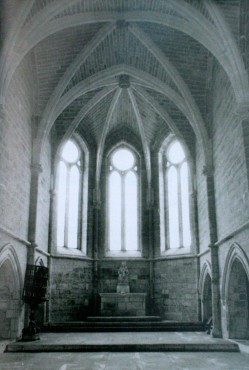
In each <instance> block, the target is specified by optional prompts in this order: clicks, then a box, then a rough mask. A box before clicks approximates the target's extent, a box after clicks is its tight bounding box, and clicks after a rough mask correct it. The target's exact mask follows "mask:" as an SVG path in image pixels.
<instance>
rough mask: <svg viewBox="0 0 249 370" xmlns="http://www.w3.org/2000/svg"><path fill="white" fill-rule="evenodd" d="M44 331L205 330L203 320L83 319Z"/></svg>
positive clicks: (56, 324)
mask: <svg viewBox="0 0 249 370" xmlns="http://www.w3.org/2000/svg"><path fill="white" fill-rule="evenodd" d="M43 331H44V332H119V331H120V332H129V331H131V332H139V331H148V332H149V331H204V325H203V323H201V322H175V321H134V322H130V321H81V322H76V321H74V322H63V323H49V324H47V325H45V326H44V327H43Z"/></svg>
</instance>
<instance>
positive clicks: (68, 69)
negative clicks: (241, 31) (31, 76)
mask: <svg viewBox="0 0 249 370" xmlns="http://www.w3.org/2000/svg"><path fill="white" fill-rule="evenodd" d="M232 6H233V4H232V2H231V5H230V8H229V6H226V12H225V17H226V18H224V16H223V14H222V13H221V8H222V4H221V8H220V7H219V4H216V2H215V1H212V0H203V1H197V0H185V1H176V0H167V1H160V0H158V1H143V0H137V1H134V0H126V1H123V0H113V1H110V0H96V1H92V0H70V1H69V0H26V1H23V4H22V7H21V9H19V12H18V20H16V21H15V24H13V27H12V29H11V31H10V32H9V35H7V38H6V42H5V45H4V48H3V51H2V54H1V62H0V78H1V81H0V82H1V84H0V86H1V90H0V97H1V102H2V103H3V104H4V97H5V94H6V91H7V89H8V85H9V83H10V81H11V78H12V77H13V75H14V73H15V70H16V68H18V66H19V65H20V63H21V62H22V61H23V59H24V58H25V57H28V56H32V57H33V61H34V64H35V65H34V69H35V74H36V81H37V88H36V91H37V92H36V107H35V110H36V115H37V116H39V117H40V122H39V125H38V128H37V132H36V133H35V138H36V143H37V145H36V146H35V152H34V161H35V162H38V163H39V161H40V155H41V153H42V150H43V144H44V142H45V140H46V138H47V137H48V135H49V134H50V133H51V132H52V133H53V139H54V142H55V143H56V147H58V146H60V145H62V144H63V142H64V141H65V140H66V139H68V138H69V137H70V136H71V135H72V134H73V132H76V131H77V132H78V133H80V134H81V135H82V136H85V137H88V138H91V140H90V141H92V143H95V145H96V155H97V173H96V175H97V179H98V178H99V174H100V167H101V163H102V157H103V153H104V148H105V144H106V141H107V140H108V136H109V135H110V133H112V132H115V130H119V131H120V132H122V129H121V128H123V129H124V131H125V130H127V131H129V132H130V133H133V135H134V136H136V137H139V138H140V141H141V147H142V148H143V154H144V158H145V162H146V169H147V179H148V183H150V178H151V168H150V153H151V151H152V150H153V148H155V146H156V145H157V144H156V143H159V142H160V140H161V138H162V136H166V135H167V134H169V133H174V134H176V135H177V136H179V137H181V139H182V140H183V141H185V143H186V145H188V143H189V137H192V143H193V142H194V141H195V140H199V141H200V143H201V144H202V147H203V151H204V155H205V158H206V162H207V165H208V164H209V158H208V157H209V135H210V133H209V126H208V123H207V122H206V112H207V110H208V105H207V93H208V92H207V89H208V86H207V78H206V77H207V72H208V68H209V61H210V56H212V58H213V59H214V60H215V59H216V60H217V61H218V62H219V63H220V65H221V66H222V67H223V69H224V70H225V72H226V73H227V76H228V78H229V80H230V83H231V86H232V88H233V90H234V95H235V98H236V100H237V103H238V104H240V105H246V104H248V100H249V96H248V91H249V89H248V76H247V74H246V70H245V67H244V64H243V60H242V57H241V55H240V52H239V49H238V46H237V44H236V41H235V37H234V36H235V33H236V30H234V29H233V28H230V27H229V9H232ZM233 33H234V34H233ZM190 66H191V68H190ZM190 151H191V150H190Z"/></svg>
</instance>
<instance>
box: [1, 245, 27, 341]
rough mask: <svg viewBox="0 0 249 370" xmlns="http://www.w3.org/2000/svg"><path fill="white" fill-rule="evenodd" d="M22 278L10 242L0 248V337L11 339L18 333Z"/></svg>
mask: <svg viewBox="0 0 249 370" xmlns="http://www.w3.org/2000/svg"><path fill="white" fill-rule="evenodd" d="M22 282H23V279H22V273H21V267H20V264H19V260H18V256H17V254H16V252H15V249H14V247H13V246H12V245H11V244H6V245H4V246H3V247H2V248H0V302H1V307H0V337H1V338H4V339H13V338H15V337H16V336H17V335H18V334H19V333H18V331H19V324H20V323H19V318H20V314H21V297H22V288H23V283H22Z"/></svg>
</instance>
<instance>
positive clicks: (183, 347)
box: [5, 342, 239, 352]
mask: <svg viewBox="0 0 249 370" xmlns="http://www.w3.org/2000/svg"><path fill="white" fill-rule="evenodd" d="M5 351H6V352H176V351H177V352H239V347H238V345H237V344H235V343H218V344H217V343H208V344H207V343H136V344H124V343H122V344H66V343H65V344H55V343H53V344H46V343H38V342H32V343H30V342H29V343H22V342H16V343H10V344H8V345H7V347H6V350H5Z"/></svg>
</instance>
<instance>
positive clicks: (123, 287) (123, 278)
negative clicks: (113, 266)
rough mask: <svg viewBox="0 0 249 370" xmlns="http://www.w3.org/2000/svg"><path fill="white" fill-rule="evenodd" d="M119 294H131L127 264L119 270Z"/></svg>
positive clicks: (123, 263)
mask: <svg viewBox="0 0 249 370" xmlns="http://www.w3.org/2000/svg"><path fill="white" fill-rule="evenodd" d="M117 293H121V294H125V293H130V286H129V271H128V268H127V266H126V262H122V264H121V266H120V268H119V270H118V285H117Z"/></svg>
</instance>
